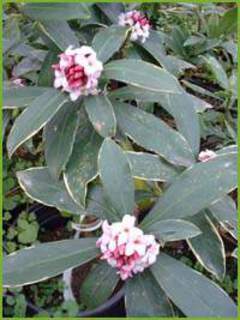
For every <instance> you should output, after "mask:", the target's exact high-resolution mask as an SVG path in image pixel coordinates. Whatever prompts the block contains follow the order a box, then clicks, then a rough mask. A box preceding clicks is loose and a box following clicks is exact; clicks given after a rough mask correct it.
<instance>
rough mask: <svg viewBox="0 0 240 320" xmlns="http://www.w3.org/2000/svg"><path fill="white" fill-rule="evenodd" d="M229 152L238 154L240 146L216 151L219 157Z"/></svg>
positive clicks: (231, 146) (234, 145)
mask: <svg viewBox="0 0 240 320" xmlns="http://www.w3.org/2000/svg"><path fill="white" fill-rule="evenodd" d="M229 152H238V146H237V145H236V144H233V145H230V146H227V147H224V148H221V149H219V150H217V151H216V154H217V155H221V154H228V153H229Z"/></svg>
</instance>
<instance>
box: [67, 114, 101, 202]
mask: <svg viewBox="0 0 240 320" xmlns="http://www.w3.org/2000/svg"><path fill="white" fill-rule="evenodd" d="M80 119H81V117H80ZM80 122H81V120H80ZM101 143H102V139H101V137H100V136H98V135H97V134H96V133H95V132H94V131H93V129H92V128H89V127H86V128H84V127H83V128H81V127H80V129H79V131H78V132H77V135H76V138H75V143H74V146H73V150H72V154H71V157H70V159H69V161H68V164H67V166H66V170H65V172H64V182H65V185H66V187H67V190H68V192H69V194H70V195H71V197H72V199H73V200H74V201H75V202H76V203H78V204H80V205H82V206H85V201H86V195H87V185H88V183H89V182H90V181H92V180H94V179H95V178H96V177H97V175H98V168H97V157H98V152H99V149H100V146H101Z"/></svg>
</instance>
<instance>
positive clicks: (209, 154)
mask: <svg viewBox="0 0 240 320" xmlns="http://www.w3.org/2000/svg"><path fill="white" fill-rule="evenodd" d="M216 156H217V154H216V153H215V152H214V151H212V150H208V149H206V150H204V151H201V152H200V153H199V155H198V160H199V161H201V162H207V161H209V160H211V159H213V158H215V157H216Z"/></svg>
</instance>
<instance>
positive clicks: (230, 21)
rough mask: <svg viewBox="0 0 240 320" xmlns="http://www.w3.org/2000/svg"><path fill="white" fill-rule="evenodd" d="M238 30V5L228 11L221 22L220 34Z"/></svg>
mask: <svg viewBox="0 0 240 320" xmlns="http://www.w3.org/2000/svg"><path fill="white" fill-rule="evenodd" d="M236 30H237V7H234V8H231V9H230V10H228V11H226V12H225V13H224V15H223V16H222V18H221V19H220V22H219V27H218V31H219V33H218V36H220V35H221V34H222V35H224V36H226V35H227V34H230V33H232V32H236Z"/></svg>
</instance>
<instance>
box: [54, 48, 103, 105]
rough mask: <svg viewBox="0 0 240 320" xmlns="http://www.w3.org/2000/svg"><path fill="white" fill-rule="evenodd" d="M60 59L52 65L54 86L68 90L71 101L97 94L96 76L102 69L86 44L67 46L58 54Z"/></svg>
mask: <svg viewBox="0 0 240 320" xmlns="http://www.w3.org/2000/svg"><path fill="white" fill-rule="evenodd" d="M59 57H60V61H59V63H58V64H55V65H53V66H52V67H53V69H54V73H55V80H54V87H55V88H62V90H63V91H66V92H69V94H70V99H71V100H72V101H75V100H77V99H78V98H79V97H80V96H82V95H84V96H87V95H96V94H98V90H97V86H98V78H99V77H100V75H101V72H102V70H103V65H102V62H100V61H99V60H97V56H96V52H95V51H94V50H93V49H92V48H91V47H88V46H82V47H80V48H77V49H73V47H72V46H69V47H68V48H67V49H66V51H65V52H64V53H62V54H60V55H59Z"/></svg>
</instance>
